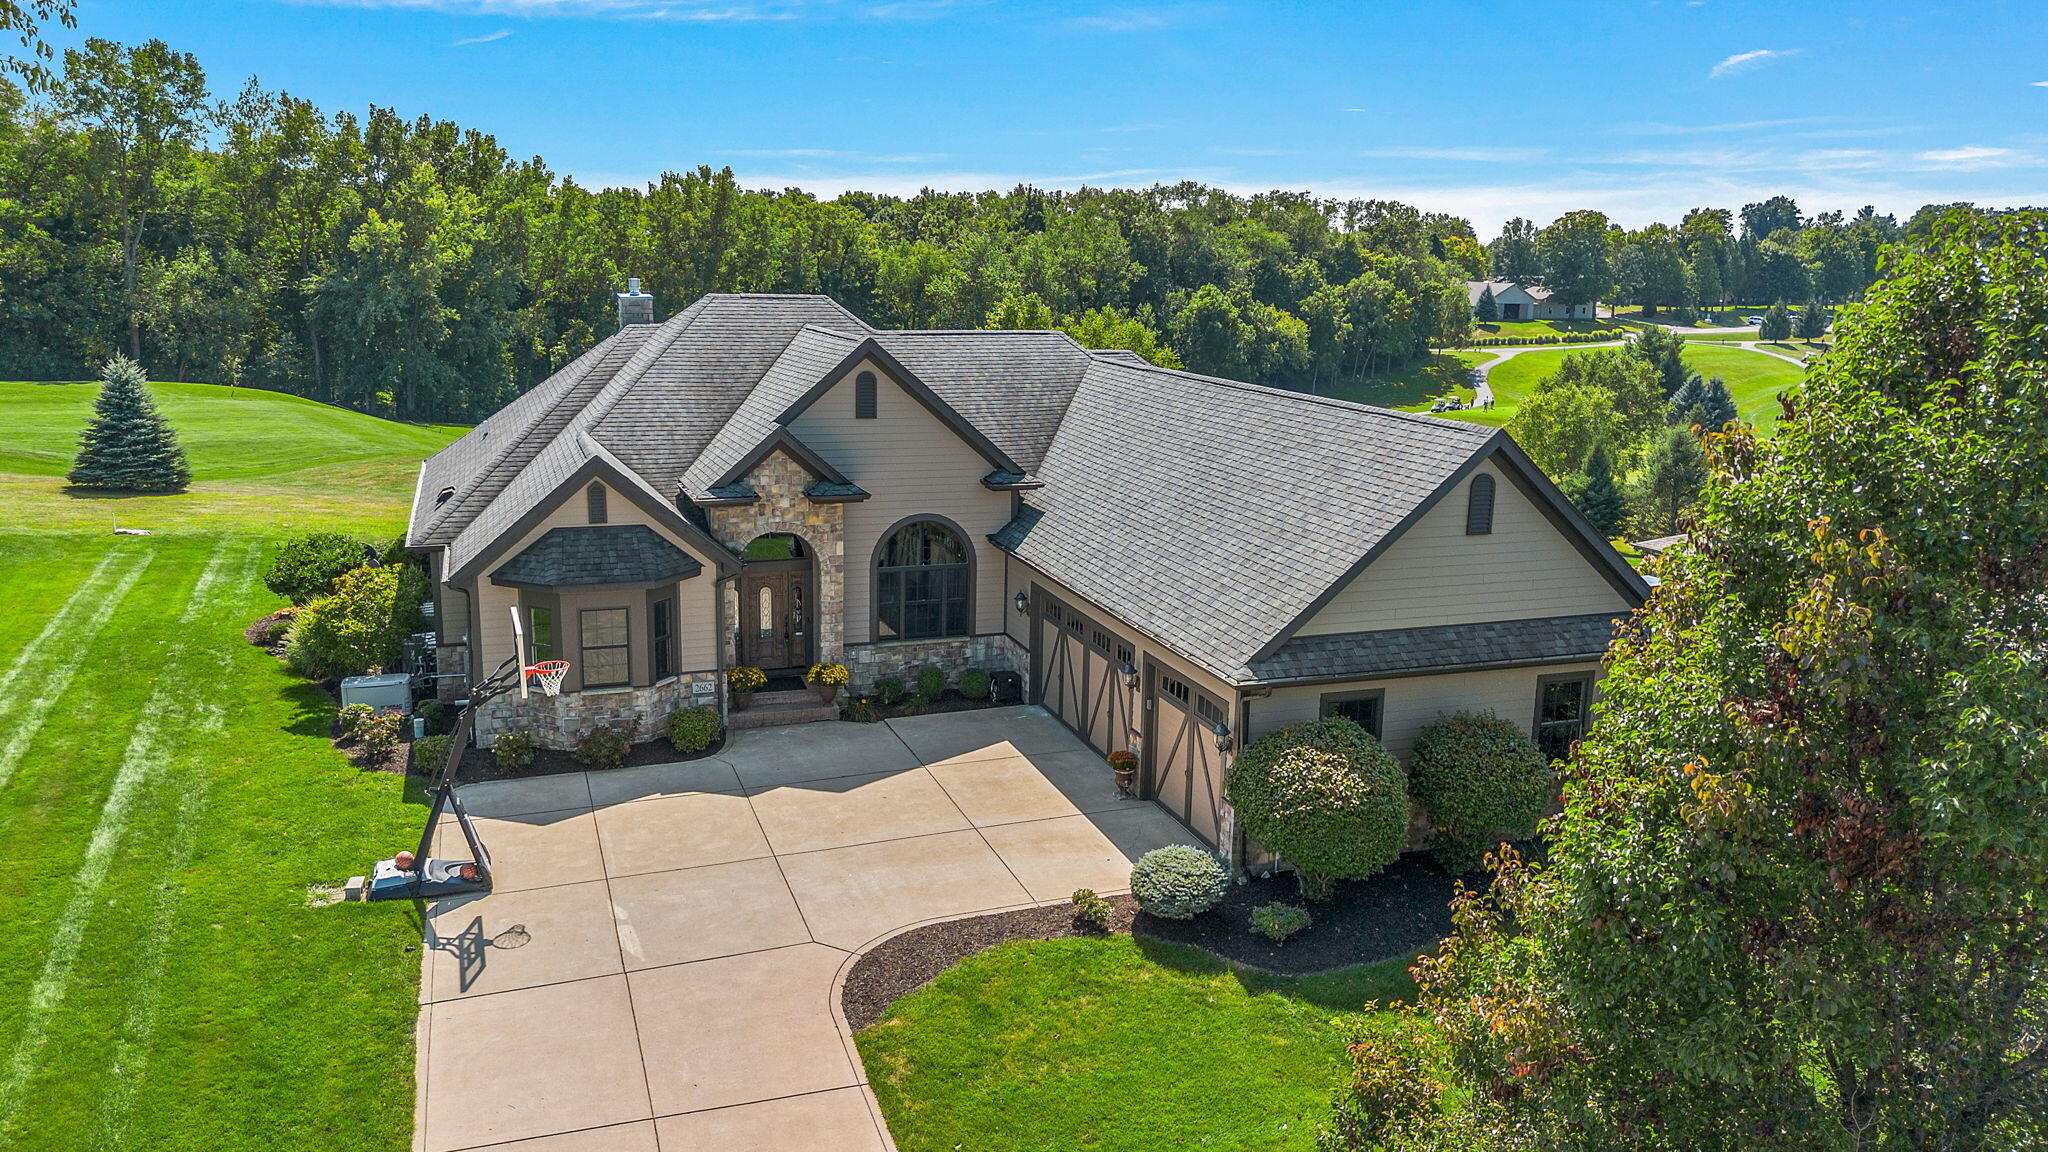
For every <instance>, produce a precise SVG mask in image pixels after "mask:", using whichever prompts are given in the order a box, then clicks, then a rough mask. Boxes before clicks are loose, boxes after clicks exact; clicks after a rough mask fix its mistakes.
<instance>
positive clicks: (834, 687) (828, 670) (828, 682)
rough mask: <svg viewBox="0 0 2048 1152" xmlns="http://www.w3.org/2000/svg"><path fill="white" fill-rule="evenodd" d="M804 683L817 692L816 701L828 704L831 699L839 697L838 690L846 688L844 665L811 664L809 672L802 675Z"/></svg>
mask: <svg viewBox="0 0 2048 1152" xmlns="http://www.w3.org/2000/svg"><path fill="white" fill-rule="evenodd" d="M804 682H805V683H807V684H809V685H810V686H811V687H812V688H814V689H816V690H817V693H818V699H820V700H822V701H824V702H825V703H827V704H830V703H831V702H832V698H833V697H835V696H837V695H839V690H840V689H841V688H844V687H846V665H844V664H813V665H811V670H810V671H809V672H806V673H804Z"/></svg>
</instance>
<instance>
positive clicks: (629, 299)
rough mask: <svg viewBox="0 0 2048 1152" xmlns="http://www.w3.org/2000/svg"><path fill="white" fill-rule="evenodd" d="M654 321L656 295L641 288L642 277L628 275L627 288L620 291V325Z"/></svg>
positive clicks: (622, 326)
mask: <svg viewBox="0 0 2048 1152" xmlns="http://www.w3.org/2000/svg"><path fill="white" fill-rule="evenodd" d="M652 323H654V297H652V296H650V295H648V294H647V293H645V292H642V291H641V290H640V278H639V277H638V276H628V277H627V278H626V290H625V291H624V292H621V293H619V327H621V328H624V327H625V326H626V325H628V324H652Z"/></svg>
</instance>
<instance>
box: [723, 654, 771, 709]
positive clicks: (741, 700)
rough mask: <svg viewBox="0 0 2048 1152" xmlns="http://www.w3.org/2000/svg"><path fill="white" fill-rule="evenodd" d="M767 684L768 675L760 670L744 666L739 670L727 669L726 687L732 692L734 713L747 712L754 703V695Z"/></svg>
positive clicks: (738, 668)
mask: <svg viewBox="0 0 2048 1152" xmlns="http://www.w3.org/2000/svg"><path fill="white" fill-rule="evenodd" d="M766 683H768V674H767V673H766V672H763V671H761V670H760V669H759V668H750V667H748V666H747V665H745V664H742V665H740V666H739V667H737V668H728V669H726V673H725V686H726V687H727V688H729V689H731V690H732V707H733V711H735V712H745V711H746V710H747V706H748V705H750V704H752V703H753V702H754V693H755V692H756V691H757V690H758V689H759V688H760V687H761V685H763V684H766Z"/></svg>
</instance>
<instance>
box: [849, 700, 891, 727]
mask: <svg viewBox="0 0 2048 1152" xmlns="http://www.w3.org/2000/svg"><path fill="white" fill-rule="evenodd" d="M839 718H840V719H841V720H846V721H850V722H851V723H854V724H879V723H881V720H882V713H881V711H880V710H879V709H877V708H876V707H875V702H874V701H872V700H870V699H868V698H867V697H865V696H855V697H853V698H852V699H850V700H846V701H843V702H842V703H841V704H840V705H839Z"/></svg>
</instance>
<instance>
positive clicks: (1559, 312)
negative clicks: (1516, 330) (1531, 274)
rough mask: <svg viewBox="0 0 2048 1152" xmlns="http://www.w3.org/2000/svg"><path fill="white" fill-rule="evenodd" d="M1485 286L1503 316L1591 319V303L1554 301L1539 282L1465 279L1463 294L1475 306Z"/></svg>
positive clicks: (1543, 318) (1548, 290)
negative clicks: (1489, 289)
mask: <svg viewBox="0 0 2048 1152" xmlns="http://www.w3.org/2000/svg"><path fill="white" fill-rule="evenodd" d="M1488 288H1491V289H1493V301H1494V303H1496V304H1498V305H1500V318H1501V319H1503V320H1591V319H1592V318H1593V306H1592V305H1591V304H1556V303H1552V302H1551V299H1550V289H1548V288H1545V287H1544V286H1543V285H1541V284H1517V283H1515V282H1514V281H1512V280H1467V281H1465V297H1466V299H1467V300H1468V301H1470V302H1471V304H1472V306H1473V307H1475V308H1477V307H1478V306H1479V297H1480V295H1481V294H1482V293H1484V292H1485V291H1486V290H1487V289H1488Z"/></svg>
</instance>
